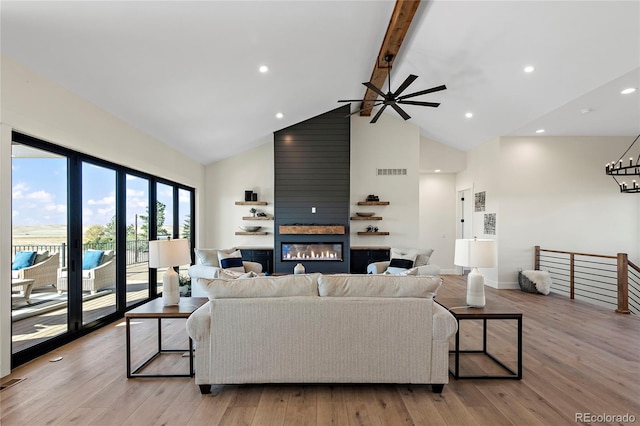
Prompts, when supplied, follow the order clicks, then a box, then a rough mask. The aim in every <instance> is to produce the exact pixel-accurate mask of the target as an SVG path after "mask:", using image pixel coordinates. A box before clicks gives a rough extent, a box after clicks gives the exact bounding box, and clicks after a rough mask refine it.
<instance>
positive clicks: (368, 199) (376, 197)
mask: <svg viewBox="0 0 640 426" xmlns="http://www.w3.org/2000/svg"><path fill="white" fill-rule="evenodd" d="M367 201H380V198H379V197H378V196H377V195H373V194H369V195H367Z"/></svg>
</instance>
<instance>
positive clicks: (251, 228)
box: [239, 226, 262, 232]
mask: <svg viewBox="0 0 640 426" xmlns="http://www.w3.org/2000/svg"><path fill="white" fill-rule="evenodd" d="M239 228H240V229H242V230H243V231H244V232H256V231H257V230H258V229H260V228H262V226H240V227H239Z"/></svg>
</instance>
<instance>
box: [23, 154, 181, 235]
mask: <svg viewBox="0 0 640 426" xmlns="http://www.w3.org/2000/svg"><path fill="white" fill-rule="evenodd" d="M82 173H83V191H82V192H83V194H82V216H83V222H84V223H83V225H84V226H89V225H105V224H106V223H108V222H109V221H110V220H111V218H112V217H113V215H114V214H115V172H114V171H113V170H110V169H106V168H103V167H98V166H94V165H92V164H89V163H84V164H83V168H82ZM66 176H67V163H66V159H64V158H13V159H12V218H13V226H25V225H31V226H35V225H65V224H66V223H67V178H66ZM157 193H158V200H159V201H161V202H163V203H165V204H166V205H167V209H166V211H165V213H166V214H165V218H166V220H165V224H170V223H171V222H172V220H173V219H172V213H171V208H170V207H169V206H171V197H172V192H171V187H169V186H167V185H162V184H160V185H158V191H157ZM188 195H189V193H188V192H187V191H180V193H179V212H180V224H182V223H183V222H184V217H185V214H186V213H188V212H189V197H188ZM147 200H148V181H147V180H146V179H141V178H138V177H134V176H127V224H132V223H134V221H135V215H136V214H138V215H144V214H146V208H147ZM139 224H140V222H139Z"/></svg>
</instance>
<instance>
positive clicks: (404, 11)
mask: <svg viewBox="0 0 640 426" xmlns="http://www.w3.org/2000/svg"><path fill="white" fill-rule="evenodd" d="M418 6H420V0H397V1H396V5H395V7H394V8H393V13H392V14H391V19H390V20H389V26H388V27H387V32H386V34H385V35H384V39H383V41H382V46H381V47H380V52H378V57H377V58H376V63H375V64H374V66H373V72H372V73H371V78H370V79H369V81H370V82H371V83H373V85H374V86H376V87H378V88H380V89H382V90H383V91H384V83H385V80H386V78H387V76H388V75H389V69H388V68H387V63H386V62H385V60H384V57H385V55H388V54H391V55H393V58H394V59H393V60H395V58H396V56H397V55H398V51H399V50H400V46H402V41H403V40H404V37H405V36H406V35H407V31H409V26H410V25H411V21H412V20H413V16H414V15H415V14H416V10H418ZM393 60H392V61H391V62H390V65H393ZM377 97H378V94H377V93H376V92H374V91H373V90H371V89H367V91H366V92H365V95H364V98H362V99H365V101H364V102H362V104H361V106H360V108H361V109H362V111H361V112H360V115H361V116H366V117H368V116H370V115H371V111H372V108H373V104H374V101H375V100H376V98H377Z"/></svg>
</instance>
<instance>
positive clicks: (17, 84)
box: [0, 56, 205, 376]
mask: <svg viewBox="0 0 640 426" xmlns="http://www.w3.org/2000/svg"><path fill="white" fill-rule="evenodd" d="M1 60H2V64H1V65H2V76H1V78H2V80H1V84H2V87H1V89H2V90H1V93H2V98H1V105H0V111H2V116H1V117H0V120H1V121H0V123H1V124H2V125H3V126H2V139H1V140H0V144H1V148H0V154H2V158H1V160H0V166H1V168H2V172H1V177H2V181H1V182H0V189H2V203H0V204H2V208H1V209H0V214H1V215H2V216H1V221H0V246H1V247H2V250H7V248H8V247H9V248H10V246H11V233H10V231H9V232H7V231H6V229H5V227H6V223H7V221H8V222H10V221H11V216H10V215H11V210H10V200H11V187H10V184H8V183H7V179H10V170H11V132H10V129H14V130H18V131H20V132H23V133H26V134H29V135H32V136H35V137H37V138H40V139H42V140H45V141H48V142H52V143H55V144H57V145H61V146H65V147H68V148H71V149H74V150H76V151H80V152H83V153H87V154H91V155H93V156H95V157H98V158H102V159H105V160H108V161H112V162H114V163H118V164H122V165H125V166H129V167H131V168H133V169H136V170H140V171H143V172H147V173H151V174H154V175H158V176H162V177H165V178H167V179H170V180H173V181H176V182H179V183H182V184H185V185H189V186H192V187H194V188H195V189H196V224H195V225H196V229H197V235H196V242H197V241H199V240H200V239H201V237H202V235H203V234H202V230H203V228H204V225H203V223H204V221H203V219H202V218H203V217H204V216H205V215H204V210H203V208H202V202H201V200H202V195H203V193H204V166H202V165H201V164H199V163H197V162H195V161H193V160H191V159H189V158H187V157H185V156H184V155H182V154H181V153H179V152H177V151H175V150H174V149H171V148H169V147H168V146H167V145H165V144H163V143H161V142H159V141H158V140H156V139H154V138H152V137H151V136H149V135H147V134H145V133H143V132H140V131H139V130H137V129H135V128H133V127H131V126H129V125H128V124H126V123H124V122H123V121H121V120H119V119H118V118H117V117H115V116H113V115H111V114H109V113H107V112H105V111H103V110H101V109H99V108H98V107H96V106H95V105H93V104H91V103H90V102H87V101H85V100H83V99H81V98H79V97H77V96H76V95H74V94H73V93H71V92H70V91H68V90H66V89H65V88H63V87H61V86H58V85H56V84H53V83H52V82H50V81H49V80H47V79H45V78H43V77H41V76H39V75H37V74H35V73H33V72H32V71H30V70H29V69H27V68H25V67H23V66H21V65H20V64H18V63H16V62H14V61H12V60H10V59H8V58H6V57H4V56H3V57H2V58H1ZM7 206H9V207H7ZM2 254H3V256H2V264H1V265H0V266H2V269H1V270H2V273H1V274H0V300H2V301H6V300H11V294H10V291H11V290H10V288H11V287H10V285H9V280H10V279H11V276H10V273H9V271H10V269H11V268H10V267H7V265H9V264H10V258H11V256H10V255H9V256H5V251H2ZM7 262H9V264H7ZM1 303H6V302H1ZM10 321H11V313H10V307H9V309H7V308H6V306H5V305H4V304H2V305H0V323H1V324H2V327H1V328H0V343H1V344H0V347H1V349H0V362H1V364H0V376H5V375H6V374H8V373H9V368H10V364H9V362H8V360H9V359H10V353H9V352H10V348H11V344H10V342H11V336H10V333H8V332H7V330H9V328H10Z"/></svg>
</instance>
